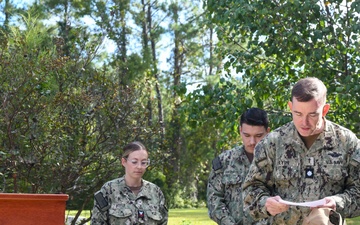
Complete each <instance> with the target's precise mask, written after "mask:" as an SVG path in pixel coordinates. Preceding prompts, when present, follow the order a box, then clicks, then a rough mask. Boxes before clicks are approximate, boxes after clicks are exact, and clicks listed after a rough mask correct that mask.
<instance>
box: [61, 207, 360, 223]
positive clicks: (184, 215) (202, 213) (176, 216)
mask: <svg viewBox="0 0 360 225" xmlns="http://www.w3.org/2000/svg"><path fill="white" fill-rule="evenodd" d="M75 213H76V211H74V210H71V211H69V210H67V211H66V212H65V214H66V215H75ZM81 216H83V217H86V218H88V217H90V210H84V211H83V212H82V213H81ZM346 224H347V225H359V224H360V217H356V218H352V219H346ZM168 225H216V223H215V222H214V221H212V220H211V219H210V218H209V216H208V214H207V209H206V208H198V209H170V210H169V222H168Z"/></svg>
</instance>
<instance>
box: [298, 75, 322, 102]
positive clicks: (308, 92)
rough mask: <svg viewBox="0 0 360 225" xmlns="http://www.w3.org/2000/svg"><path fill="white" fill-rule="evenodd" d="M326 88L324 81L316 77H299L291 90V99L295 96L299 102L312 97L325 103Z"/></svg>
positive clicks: (306, 100)
mask: <svg viewBox="0 0 360 225" xmlns="http://www.w3.org/2000/svg"><path fill="white" fill-rule="evenodd" d="M326 92H327V89H326V87H325V85H324V83H323V82H322V81H321V80H319V79H318V78H316V77H307V78H303V79H300V80H299V81H298V82H296V84H295V85H294V87H293V89H292V91H291V101H292V100H293V98H296V100H298V101H299V102H308V101H310V100H312V99H315V100H316V101H318V102H320V103H322V104H325V103H326Z"/></svg>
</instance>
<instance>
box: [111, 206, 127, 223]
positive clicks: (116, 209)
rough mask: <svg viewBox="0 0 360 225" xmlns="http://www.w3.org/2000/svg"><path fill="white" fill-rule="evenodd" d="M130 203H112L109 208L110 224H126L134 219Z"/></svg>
mask: <svg viewBox="0 0 360 225" xmlns="http://www.w3.org/2000/svg"><path fill="white" fill-rule="evenodd" d="M129 206H130V205H128V204H112V205H111V207H110V209H109V222H110V224H125V222H127V221H132V218H131V217H132V215H133V211H132V210H131V208H130V207H129Z"/></svg>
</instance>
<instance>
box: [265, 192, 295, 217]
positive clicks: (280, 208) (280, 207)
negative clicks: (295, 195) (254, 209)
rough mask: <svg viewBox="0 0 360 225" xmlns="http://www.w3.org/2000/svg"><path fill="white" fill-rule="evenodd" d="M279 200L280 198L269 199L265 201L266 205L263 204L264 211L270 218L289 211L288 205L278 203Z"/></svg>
mask: <svg viewBox="0 0 360 225" xmlns="http://www.w3.org/2000/svg"><path fill="white" fill-rule="evenodd" d="M280 199H281V197H280V196H275V197H269V198H268V199H266V203H265V207H266V210H267V211H268V212H269V213H270V214H271V215H272V216H275V215H276V214H279V213H282V212H285V211H287V210H288V209H289V206H288V205H286V204H283V203H280V202H279V200H280Z"/></svg>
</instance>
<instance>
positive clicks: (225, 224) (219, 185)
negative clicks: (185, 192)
mask: <svg viewBox="0 0 360 225" xmlns="http://www.w3.org/2000/svg"><path fill="white" fill-rule="evenodd" d="M249 167H250V161H249V159H248V157H247V156H246V154H245V149H244V147H243V146H237V147H235V148H233V149H231V150H228V151H225V152H223V153H221V154H220V155H219V156H218V157H216V158H215V159H214V160H213V165H212V170H211V172H210V175H209V179H208V186H207V203H208V212H209V216H210V218H211V219H212V220H214V221H215V222H216V223H217V224H221V225H235V224H236V225H242V224H244V225H251V224H266V220H263V221H261V222H254V220H253V219H252V218H251V217H250V216H249V215H244V212H243V199H242V189H241V185H242V184H243V181H244V179H245V176H246V174H247V172H248V170H249Z"/></svg>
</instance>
